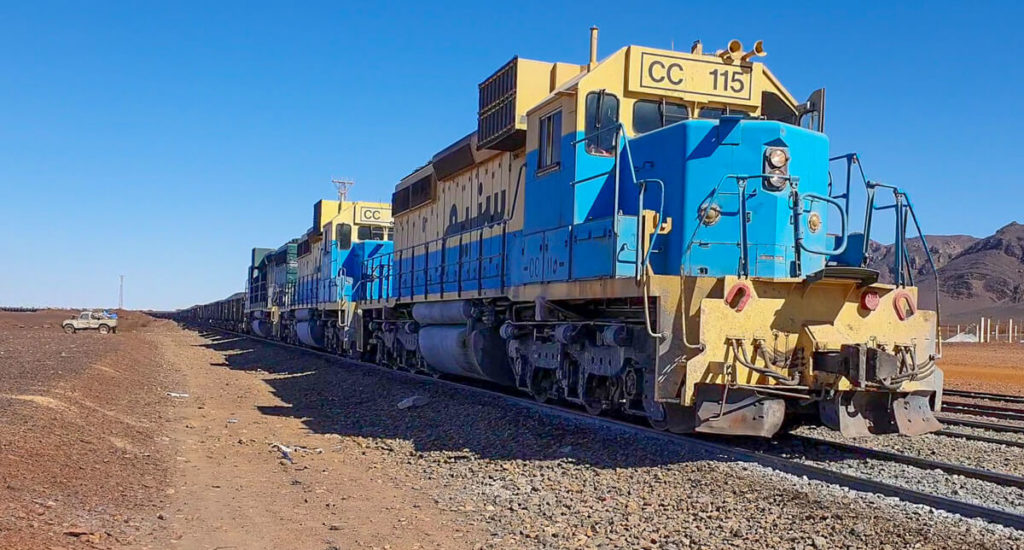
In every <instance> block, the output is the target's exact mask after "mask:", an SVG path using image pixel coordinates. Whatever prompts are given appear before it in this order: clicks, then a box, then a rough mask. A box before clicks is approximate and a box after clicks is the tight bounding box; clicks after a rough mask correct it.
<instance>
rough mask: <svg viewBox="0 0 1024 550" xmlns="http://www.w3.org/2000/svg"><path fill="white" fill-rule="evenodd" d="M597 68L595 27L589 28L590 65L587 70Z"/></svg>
mask: <svg viewBox="0 0 1024 550" xmlns="http://www.w3.org/2000/svg"><path fill="white" fill-rule="evenodd" d="M596 66H597V25H594V26H593V27H590V64H589V65H587V70H589V71H592V70H594V67H596Z"/></svg>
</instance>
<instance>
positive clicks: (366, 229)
mask: <svg viewBox="0 0 1024 550" xmlns="http://www.w3.org/2000/svg"><path fill="white" fill-rule="evenodd" d="M356 236H357V237H359V240H360V241H385V240H387V241H390V240H391V239H390V238H389V237H390V231H388V228H387V227H384V226H382V225H360V226H359V229H357V230H356Z"/></svg>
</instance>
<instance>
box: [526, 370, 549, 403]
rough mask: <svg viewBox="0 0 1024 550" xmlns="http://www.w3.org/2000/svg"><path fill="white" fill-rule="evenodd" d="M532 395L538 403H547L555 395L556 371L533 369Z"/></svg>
mask: <svg viewBox="0 0 1024 550" xmlns="http://www.w3.org/2000/svg"><path fill="white" fill-rule="evenodd" d="M530 395H532V396H533V399H534V400H536V401H537V402H538V403H547V402H548V401H550V400H551V399H553V398H554V397H555V376H554V373H551V372H548V371H546V370H543V369H537V370H534V371H533V383H532V384H530Z"/></svg>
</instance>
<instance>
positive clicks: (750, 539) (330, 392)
mask: <svg viewBox="0 0 1024 550" xmlns="http://www.w3.org/2000/svg"><path fill="white" fill-rule="evenodd" d="M253 348H254V349H253V352H252V353H248V354H245V355H239V356H236V357H235V358H234V359H229V362H231V363H232V366H233V367H234V368H239V367H241V368H245V366H244V363H245V362H246V361H252V360H253V359H254V358H257V359H259V358H262V360H260V361H259V364H261V365H263V368H266V365H269V364H275V365H281V367H280V369H279V370H278V371H277V372H278V373H295V374H298V373H304V375H302V376H289V377H280V378H277V379H276V380H275V382H274V383H275V388H274V391H275V393H276V395H277V396H278V397H280V398H281V399H283V400H285V401H286V402H289V403H292V404H293V407H294V409H293V410H291V411H290V414H295V415H300V416H303V417H306V418H308V420H307V421H306V423H307V425H308V426H310V427H311V428H312V429H314V430H316V431H318V432H320V433H324V434H338V435H340V436H342V437H343V438H352V439H353V440H355V441H357V442H358V443H359V445H361V446H365V447H366V448H370V449H375V450H380V451H384V452H385V453H386V454H387V458H386V461H387V462H389V463H391V464H393V465H394V468H396V469H403V468H404V469H410V470H412V471H415V472H418V475H420V476H421V477H422V478H423V479H424V483H423V485H424V487H429V488H433V489H431V490H432V491H433V492H434V497H433V498H434V499H435V501H436V502H437V503H438V504H440V505H441V506H442V507H444V508H446V509H448V510H453V511H457V512H460V515H462V516H463V518H464V520H463V521H464V522H465V524H467V525H468V524H472V525H476V526H483V527H485V528H486V529H487V530H488V532H489V533H490V535H491V540H490V542H488V543H487V544H486V545H485V546H486V547H489V548H576V547H580V548H666V549H672V548H677V549H682V548H737V547H742V548H796V549H799V550H804V549H807V548H811V549H824V548H829V549H831V548H879V547H890V548H903V547H929V548H964V547H971V548H975V549H977V548H1024V533H1021V532H1018V531H1014V530H1011V529H1005V528H1002V527H998V526H992V525H987V524H984V523H983V522H979V521H974V520H965V519H963V518H958V517H954V516H950V515H949V514H945V513H942V512H936V511H934V510H931V509H929V508H925V507H921V506H915V505H908V504H906V503H902V502H899V501H895V500H893V499H888V498H883V497H878V496H875V495H866V494H861V493H852V492H850V491H847V490H845V489H841V488H838V487H834V486H828V485H825V484H821V483H817V482H810V481H807V480H803V479H799V478H795V477H793V476H789V475H785V474H781V473H778V472H774V471H772V470H768V469H765V468H762V467H760V466H756V465H750V464H742V463H735V462H731V461H729V460H728V459H727V458H725V457H719V456H712V455H709V454H707V453H705V452H701V451H697V450H694V449H693V448H691V447H688V446H687V445H686V444H685V442H682V441H681V442H680V443H679V444H673V443H667V442H665V441H663V440H661V439H658V438H655V437H651V436H648V435H645V434H643V433H638V432H633V431H628V430H617V429H609V428H607V427H599V426H595V425H592V424H589V423H585V422H581V421H578V420H574V419H568V418H562V417H555V416H551V415H548V414H544V413H541V412H539V411H537V410H535V409H532V408H528V407H525V406H521V405H515V404H510V403H508V402H507V401H505V400H503V399H500V398H497V397H493V396H485V395H480V394H477V393H475V392H472V391H470V390H467V389H460V388H452V387H449V386H444V385H441V384H436V383H432V382H431V381H429V380H410V379H408V378H404V377H400V376H398V375H395V374H391V373H385V372H380V371H377V370H374V369H370V368H368V367H360V366H352V367H343V366H339V365H337V364H336V363H333V362H330V361H328V360H325V359H320V358H316V357H312V356H308V355H307V356H303V354H301V352H297V351H290V350H281V349H280V348H272V347H270V346H268V345H266V344H254V345H253ZM268 354H269V355H270V356H271V357H277V358H278V359H275V360H269V361H268V360H266V358H267V356H268ZM413 395H420V396H423V397H426V398H427V399H428V402H427V403H426V404H424V405H422V406H419V407H412V408H408V409H399V408H398V407H397V406H396V405H397V404H398V403H399V402H400V401H402V400H403V399H405V398H408V397H410V396H413ZM414 489H423V487H414Z"/></svg>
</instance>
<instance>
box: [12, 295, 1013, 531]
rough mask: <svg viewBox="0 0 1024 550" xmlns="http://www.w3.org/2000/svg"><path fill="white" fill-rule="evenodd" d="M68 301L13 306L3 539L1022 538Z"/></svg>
mask: <svg viewBox="0 0 1024 550" xmlns="http://www.w3.org/2000/svg"><path fill="white" fill-rule="evenodd" d="M65 315H66V312H60V311H41V312H37V313H0V494H2V496H3V498H0V548H3V549H7V548H11V549H23V548H24V549H35V548H40V549H49V550H53V549H76V548H139V549H178V548H180V549H207V550H212V549H235V548H238V549H249V548H256V549H262V548H267V549H271V548H273V549H281V548H288V549H307V548H309V549H316V550H337V549H349V548H377V549H403V548H670V549H671V548H675V549H684V548H734V547H751V548H780V547H781V548H795V549H799V550H805V549H813V550H820V549H824V548H877V547H879V546H880V545H881V546H888V547H891V548H902V547H915V545H917V546H916V547H922V548H962V547H972V548H1007V547H1015V546H1024V535H1022V534H1021V533H1019V532H1016V531H1012V530H1006V529H1003V528H997V527H992V526H988V525H984V524H980V523H979V522H976V521H969V520H964V519H962V518H955V517H954V518H951V517H950V516H948V515H942V514H936V513H935V512H934V511H929V510H927V509H923V508H922V507H914V506H909V505H904V504H902V503H895V502H892V500H891V499H883V498H875V497H867V496H864V495H858V494H854V493H850V492H849V491H846V490H844V489H839V488H835V487H830V486H825V485H823V484H820V483H817V482H808V481H807V480H801V479H799V478H794V477H792V476H786V475H784V474H779V473H777V472H774V471H772V470H768V469H765V468H762V467H759V466H754V465H751V464H743V463H740V464H737V463H732V462H729V461H723V460H722V459H721V458H720V457H716V456H708V455H704V454H701V453H699V452H696V451H693V450H689V449H687V448H685V446H683V445H679V446H673V445H666V444H664V443H658V442H657V440H653V439H652V440H648V439H646V438H645V437H644V436H642V435H636V434H629V433H608V432H606V431H601V430H598V429H596V428H593V427H588V426H587V425H581V424H574V423H572V422H570V421H568V420H564V419H558V418H549V417H546V416H543V415H541V414H539V413H537V412H534V411H532V410H527V409H523V410H516V409H514V408H512V409H510V408H509V406H507V405H502V404H501V403H495V402H493V401H488V400H481V399H474V398H471V397H470V396H468V395H466V392H464V391H460V390H458V389H452V388H451V387H448V386H442V385H438V384H436V383H434V382H433V381H431V380H427V379H424V380H422V381H418V380H410V379H408V378H403V377H400V376H398V375H396V374H394V373H390V372H384V371H380V370H377V369H371V368H368V367H362V366H359V365H348V364H344V363H342V362H339V361H332V360H329V359H324V358H322V357H318V356H313V355H309V354H306V353H304V352H300V351H295V350H289V349H283V348H279V347H275V346H272V345H268V344H264V343H260V342H254V341H251V340H248V339H244V338H237V337H233V336H230V335H224V334H214V333H211V332H200V331H195V330H185V329H183V328H182V327H179V326H178V325H176V324H175V323H173V322H171V321H167V320H161V319H154V318H151V317H148V316H145V315H142V314H139V313H130V312H129V313H128V314H126V315H124V316H122V319H121V328H120V329H119V331H118V333H117V334H111V335H106V336H104V335H100V334H97V333H94V332H84V333H79V334H75V335H66V334H64V333H63V332H61V330H60V326H59V322H60V320H61V319H62V318H64V316H65ZM975 350H988V348H984V347H977V346H972V347H970V348H967V347H964V348H963V349H961V348H960V347H953V346H950V347H948V348H947V353H948V357H949V359H948V361H947V363H946V364H952V365H953V366H954V368H952V369H950V375H949V377H948V380H950V382H951V383H954V384H958V385H961V386H962V387H971V386H968V385H966V384H968V379H967V377H968V376H975V375H974V374H972V373H974V372H984V370H985V368H986V365H985V364H984V362H983V360H980V359H979V360H976V361H975V362H974V363H972V362H971V361H970V360H971V359H972V358H974V357H978V358H991V360H992V361H996V360H997V359H998V360H999V361H1000V362H999V365H1001V366H1000V367H999V368H1001V369H1005V372H1003V371H1000V372H1003V374H1002V375H1000V376H1002V377H995V378H991V380H990V379H989V378H987V377H980V376H976V378H978V379H979V380H982V379H983V380H985V381H986V382H985V383H992V384H999V386H998V389H1000V390H1001V391H1004V392H1010V391H1015V392H1021V391H1024V388H1022V387H1021V386H1022V385H1024V384H1021V380H1020V376H1019V372H1020V371H1019V370H1017V371H1015V370H1014V369H1015V368H1017V366H1016V365H1015V364H1014V363H1013V360H1012V356H1011V353H1010V351H1009V350H1004V349H993V350H992V351H991V353H988V352H987V351H986V354H983V355H978V354H975ZM1013 351H1016V350H1013ZM1017 353H1018V355H1019V352H1017ZM944 366H945V364H944ZM970 369H978V370H977V371H972V370H970ZM1014 375H1016V378H1014ZM1014 380H1016V382H1017V384H1016V386H1014V387H1011V386H1012V383H1013V382H1014ZM978 383H981V382H978ZM990 389H997V388H996V386H990ZM415 395H419V396H422V397H424V398H425V401H426V404H424V405H422V406H419V407H411V408H407V409H403V408H400V407H398V406H397V405H398V404H399V403H401V402H402V401H403V400H404V399H406V398H408V397H411V396H415ZM773 510H774V511H778V510H785V513H781V514H780V513H775V512H772V511H773ZM850 518H857V519H856V520H855V521H851V519H850ZM880 541H881V542H880ZM922 541H924V543H923V544H922Z"/></svg>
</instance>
